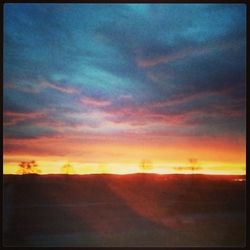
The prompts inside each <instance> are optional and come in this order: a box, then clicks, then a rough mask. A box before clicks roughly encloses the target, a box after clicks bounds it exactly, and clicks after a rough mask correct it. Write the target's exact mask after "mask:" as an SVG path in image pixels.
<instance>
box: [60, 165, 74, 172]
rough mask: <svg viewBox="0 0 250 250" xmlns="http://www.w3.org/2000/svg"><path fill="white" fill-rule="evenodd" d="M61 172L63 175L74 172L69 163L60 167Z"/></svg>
mask: <svg viewBox="0 0 250 250" xmlns="http://www.w3.org/2000/svg"><path fill="white" fill-rule="evenodd" d="M62 172H63V173H64V174H74V173H75V170H74V168H73V167H72V165H71V164H70V163H66V164H65V165H63V166H62Z"/></svg>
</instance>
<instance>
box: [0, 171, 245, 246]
mask: <svg viewBox="0 0 250 250" xmlns="http://www.w3.org/2000/svg"><path fill="white" fill-rule="evenodd" d="M237 178H239V177H237V176H208V175H155V174H132V175H123V176H119V175H85V176H77V175H75V176H73V175H72V176H64V175H47V176H46V175H44V176H38V175H37V176H36V175H26V176H7V175H5V176H4V190H3V191H4V201H3V202H4V204H3V208H4V211H3V212H4V221H3V226H4V227H3V229H4V239H3V240H4V245H5V246H97V247H98V246H99V247H101V246H125V247H129V246H165V247H171V246H189V247H190V246H203V247H207V246H244V245H245V181H242V182H239V181H235V179H237ZM241 178H242V177H241Z"/></svg>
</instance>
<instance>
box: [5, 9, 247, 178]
mask: <svg viewBox="0 0 250 250" xmlns="http://www.w3.org/2000/svg"><path fill="white" fill-rule="evenodd" d="M4 12H5V14H4V83H3V88H4V93H3V102H4V108H3V127H4V128H3V147H4V152H3V158H4V162H3V163H4V166H3V173H4V174H16V173H17V171H18V169H19V166H18V164H19V162H21V161H30V160H35V161H36V162H37V163H38V167H39V168H40V169H41V174H59V173H64V172H63V170H62V167H63V165H64V164H66V163H69V164H70V165H71V166H72V169H74V173H75V174H96V173H113V174H129V173H157V174H170V173H183V174H193V173H201V174H223V175H228V174H235V175H245V173H246V138H245V137H246V108H245V102H246V96H245V95H246V70H245V68H246V65H245V53H246V25H245V22H246V13H245V12H246V10H245V6H244V5H241V4H232V5H230V8H229V7H228V6H227V5H223V4H216V5H213V4H209V5H206V4H195V5H185V4H183V5H180V6H178V4H177V5H175V4H171V5H164V4H163V5H161V4H152V5H150V4H140V5H139V4H119V5H112V4H105V5H103V4H88V5H84V4H75V5H74V4H67V5H63V4H5V6H4ZM180 18H181V19H180ZM45 20H46V21H45ZM230 20H234V21H233V22H232V21H230ZM48 23H49V24H50V25H48ZM159 27H160V28H159ZM191 158H194V159H195V162H196V163H195V164H194V165H195V166H198V167H199V169H196V170H195V169H192V167H193V165H192V163H190V161H189V159H191ZM143 160H149V161H150V162H151V166H150V167H149V168H148V169H147V168H145V169H143V168H142V167H140V164H141V162H142V161H143ZM72 173H73V172H72Z"/></svg>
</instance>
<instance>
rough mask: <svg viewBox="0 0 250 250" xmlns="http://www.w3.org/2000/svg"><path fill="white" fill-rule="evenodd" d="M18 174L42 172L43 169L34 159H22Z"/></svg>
mask: <svg viewBox="0 0 250 250" xmlns="http://www.w3.org/2000/svg"><path fill="white" fill-rule="evenodd" d="M18 166H19V169H18V171H17V174H40V173H41V172H42V171H41V170H40V169H39V168H38V165H37V163H36V162H35V161H34V160H32V161H21V162H20V163H19V164H18Z"/></svg>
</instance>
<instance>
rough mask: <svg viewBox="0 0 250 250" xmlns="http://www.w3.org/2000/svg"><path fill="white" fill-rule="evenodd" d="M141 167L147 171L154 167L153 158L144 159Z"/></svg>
mask: <svg viewBox="0 0 250 250" xmlns="http://www.w3.org/2000/svg"><path fill="white" fill-rule="evenodd" d="M139 167H140V169H141V170H142V171H143V172H145V171H147V170H150V169H153V164H152V161H151V160H147V159H144V160H142V161H141V163H140V166H139Z"/></svg>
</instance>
